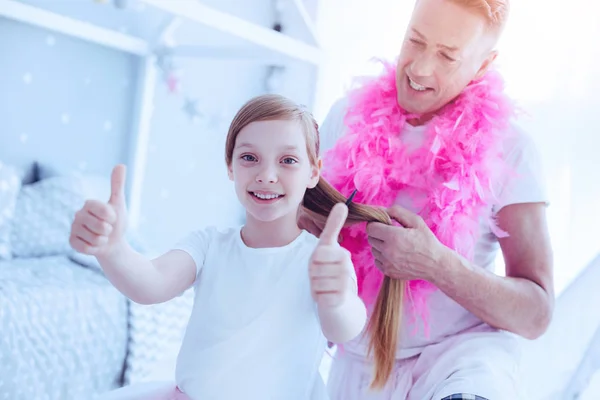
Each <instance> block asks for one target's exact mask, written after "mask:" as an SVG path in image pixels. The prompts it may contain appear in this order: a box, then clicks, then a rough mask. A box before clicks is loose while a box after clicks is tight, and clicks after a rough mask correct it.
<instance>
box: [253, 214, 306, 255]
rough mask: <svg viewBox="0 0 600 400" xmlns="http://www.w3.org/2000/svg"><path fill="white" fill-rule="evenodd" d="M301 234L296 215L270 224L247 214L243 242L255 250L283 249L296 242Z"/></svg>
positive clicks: (290, 215)
mask: <svg viewBox="0 0 600 400" xmlns="http://www.w3.org/2000/svg"><path fill="white" fill-rule="evenodd" d="M301 232H302V230H301V229H300V228H298V223H297V222H296V215H295V214H294V213H290V214H289V215H286V216H283V217H281V218H279V219H277V220H275V221H269V222H265V221H259V220H257V219H255V218H254V217H252V216H251V215H249V214H246V224H245V225H244V227H243V228H242V240H243V242H244V243H245V244H246V246H248V247H253V248H266V247H283V246H286V245H288V244H290V243H292V242H293V241H294V240H296V238H297V237H298V236H299V235H300V233H301Z"/></svg>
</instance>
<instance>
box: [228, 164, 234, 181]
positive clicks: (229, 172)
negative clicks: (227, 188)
mask: <svg viewBox="0 0 600 400" xmlns="http://www.w3.org/2000/svg"><path fill="white" fill-rule="evenodd" d="M227 176H228V177H229V180H230V181H233V167H232V166H231V164H230V165H228V166H227Z"/></svg>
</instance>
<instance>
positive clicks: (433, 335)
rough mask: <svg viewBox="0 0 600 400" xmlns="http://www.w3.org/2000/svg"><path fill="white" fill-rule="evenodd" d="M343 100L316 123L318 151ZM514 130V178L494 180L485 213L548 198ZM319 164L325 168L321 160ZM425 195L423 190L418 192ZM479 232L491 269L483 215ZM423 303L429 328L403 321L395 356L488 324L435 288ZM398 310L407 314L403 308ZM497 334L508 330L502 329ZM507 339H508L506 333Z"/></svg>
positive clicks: (409, 133)
mask: <svg viewBox="0 0 600 400" xmlns="http://www.w3.org/2000/svg"><path fill="white" fill-rule="evenodd" d="M347 104H348V101H347V99H342V100H339V101H337V102H336V103H335V104H334V105H333V107H332V108H331V110H330V112H329V114H328V115H327V117H326V118H325V121H323V124H322V126H321V127H320V142H321V156H323V155H324V154H325V152H326V151H328V150H329V149H331V148H332V147H333V146H334V145H335V143H336V142H337V140H338V139H340V138H341V137H342V136H343V135H344V134H345V133H346V127H345V125H344V116H345V114H346V108H347ZM426 129H427V126H426V125H424V126H417V127H414V126H411V125H409V124H406V125H405V128H404V130H403V131H402V132H399V133H398V134H399V135H400V137H401V138H402V139H403V142H404V143H405V144H406V145H407V146H409V147H410V148H413V149H416V148H418V147H419V145H420V144H421V143H422V142H423V140H424V134H425V130H426ZM511 129H515V135H510V136H509V137H510V139H507V140H506V142H505V143H504V154H505V157H506V162H507V163H508V165H509V166H510V167H511V168H512V169H513V170H514V171H515V172H516V176H517V177H516V178H513V179H511V180H507V181H504V182H496V183H495V185H494V187H496V188H497V193H498V197H499V201H498V204H491V205H490V213H497V212H498V211H499V210H500V209H501V208H502V207H504V206H506V205H509V204H517V203H531V202H542V203H546V204H548V198H547V196H546V190H545V182H544V177H543V173H542V167H541V161H540V156H539V153H538V152H537V149H536V146H535V144H534V142H533V140H532V139H531V138H530V137H529V136H528V135H526V134H525V133H524V132H523V131H521V130H519V129H518V128H517V127H516V126H512V127H511ZM323 168H324V169H325V170H327V164H326V161H325V162H324V165H323ZM423 195H424V196H426V195H427V194H426V193H423ZM396 204H398V205H400V206H402V207H404V208H407V209H409V210H411V211H413V212H417V210H415V209H414V207H413V205H412V204H411V200H410V198H409V196H407V195H406V194H403V193H400V194H399V195H398V198H397V200H396ZM480 233H481V234H480V237H479V238H478V240H477V241H476V244H475V252H474V253H475V254H474V260H473V261H474V264H475V265H477V266H479V267H481V268H485V269H487V270H489V271H494V270H495V261H496V257H497V255H498V250H499V249H500V246H499V244H498V238H497V237H496V236H495V235H494V234H493V233H492V232H491V230H490V228H489V226H488V225H486V224H485V221H482V222H481V230H480ZM428 305H429V318H428V324H429V334H428V335H427V334H426V330H425V329H424V326H423V325H422V324H421V325H419V326H418V327H417V330H416V331H415V326H414V325H412V324H410V323H408V321H405V322H404V323H402V324H401V325H402V329H401V332H400V335H401V336H400V340H399V347H398V349H397V358H408V357H412V356H415V355H417V354H419V353H420V352H421V350H422V349H423V348H424V347H425V346H427V345H430V344H434V343H439V342H441V341H442V340H443V339H444V338H448V337H451V336H455V335H457V334H459V333H461V332H468V331H477V330H481V331H491V330H493V329H492V328H491V327H490V326H488V325H487V324H485V323H484V322H482V321H481V320H480V319H479V318H477V317H475V316H474V315H473V314H472V313H470V312H469V311H467V310H466V309H465V308H463V307H462V306H460V305H459V304H458V303H457V302H455V301H454V300H452V299H451V298H450V297H448V296H446V295H445V294H444V293H442V292H441V291H439V290H438V291H436V292H434V294H432V296H431V297H430V298H429V300H428ZM404 315H407V313H406V312H405V313H404ZM502 334H506V335H508V336H510V335H509V334H507V333H505V332H503V333H502ZM509 340H510V339H509ZM367 343H368V340H367V338H366V335H362V336H361V337H359V338H357V339H355V340H354V341H352V342H351V343H348V344H346V345H345V346H344V348H345V349H346V350H348V351H351V352H355V353H358V354H361V355H366V349H367Z"/></svg>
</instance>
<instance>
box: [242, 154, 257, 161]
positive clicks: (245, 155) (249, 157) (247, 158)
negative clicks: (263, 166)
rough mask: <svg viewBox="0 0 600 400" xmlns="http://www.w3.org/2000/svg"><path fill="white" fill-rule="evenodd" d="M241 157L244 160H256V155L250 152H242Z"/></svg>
mask: <svg viewBox="0 0 600 400" xmlns="http://www.w3.org/2000/svg"><path fill="white" fill-rule="evenodd" d="M241 159H242V160H244V161H256V157H254V156H253V155H251V154H244V155H243V156H242V157H241Z"/></svg>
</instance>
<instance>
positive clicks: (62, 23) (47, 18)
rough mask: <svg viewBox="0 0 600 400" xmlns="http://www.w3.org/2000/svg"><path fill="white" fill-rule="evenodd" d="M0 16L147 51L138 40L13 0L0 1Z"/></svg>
mask: <svg viewBox="0 0 600 400" xmlns="http://www.w3.org/2000/svg"><path fill="white" fill-rule="evenodd" d="M0 16H2V17H7V18H11V19H13V20H16V21H20V22H23V23H26V24H30V25H35V26H39V27H42V28H45V29H50V30H52V31H55V32H59V33H63V34H65V35H69V36H73V37H76V38H79V39H83V40H86V41H89V42H92V43H96V44H99V45H102V46H106V47H110V48H112V49H115V50H120V51H124V52H127V53H132V54H135V55H139V56H144V55H147V54H148V53H149V51H150V48H149V46H148V43H147V42H146V41H144V40H142V39H139V38H136V37H133V36H130V35H125V34H123V33H120V32H117V31H114V30H111V29H106V28H102V27H99V26H96V25H93V24H90V23H87V22H84V21H80V20H77V19H74V18H70V17H66V16H64V15H60V14H56V13H53V12H50V11H46V10H43V9H41V8H39V7H34V6H30V5H27V4H24V3H21V2H18V1H14V0H0Z"/></svg>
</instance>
